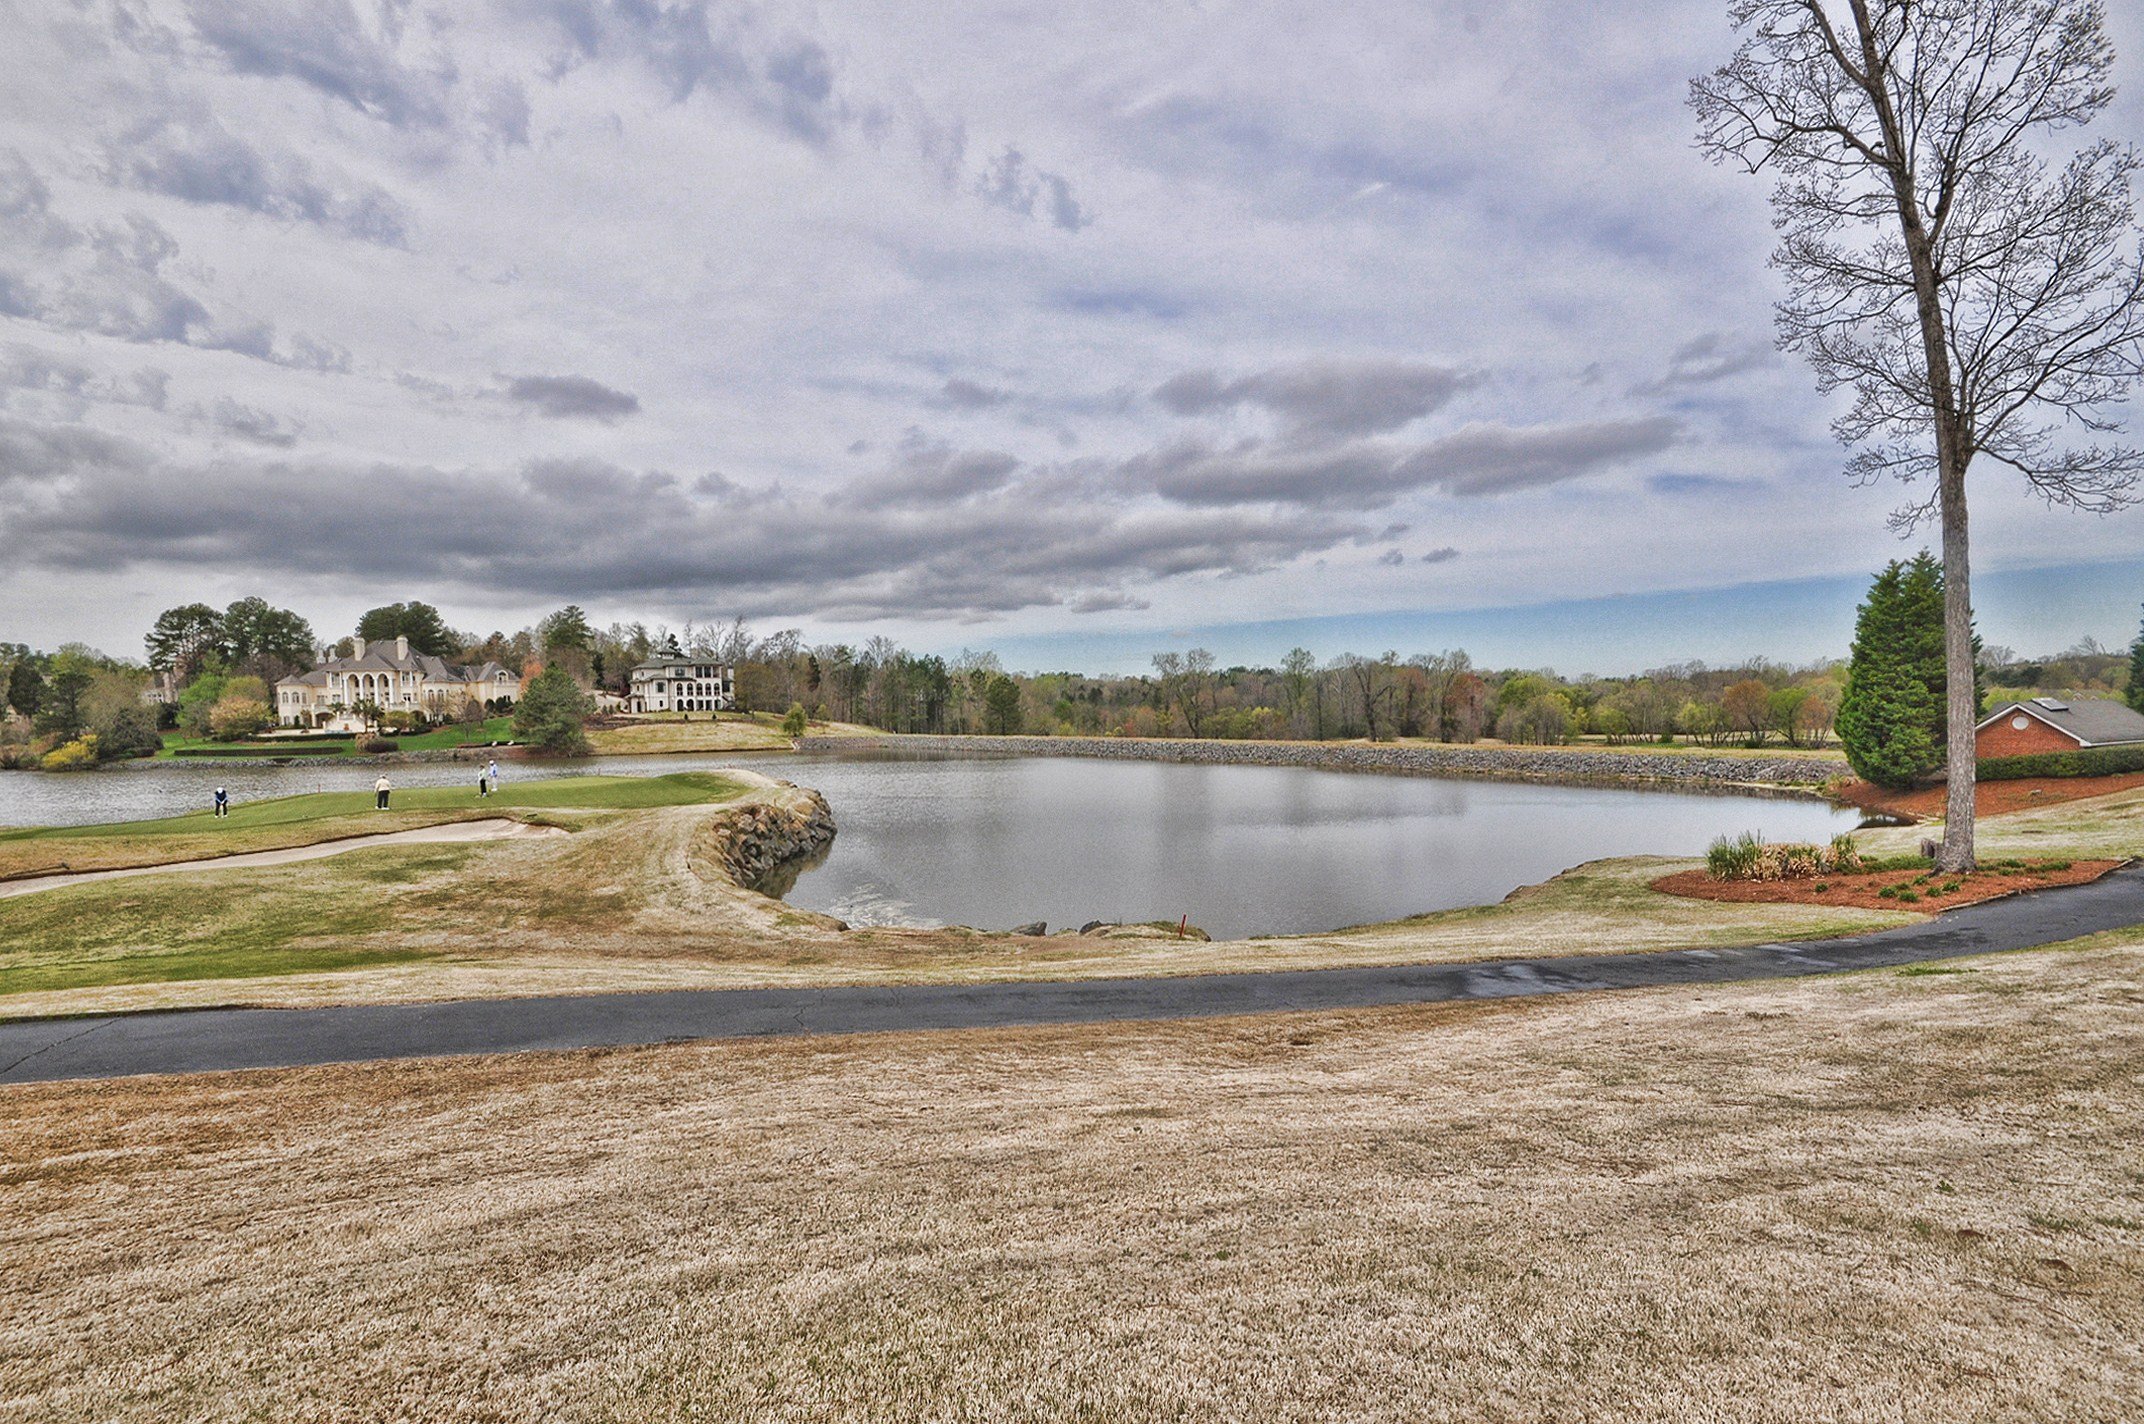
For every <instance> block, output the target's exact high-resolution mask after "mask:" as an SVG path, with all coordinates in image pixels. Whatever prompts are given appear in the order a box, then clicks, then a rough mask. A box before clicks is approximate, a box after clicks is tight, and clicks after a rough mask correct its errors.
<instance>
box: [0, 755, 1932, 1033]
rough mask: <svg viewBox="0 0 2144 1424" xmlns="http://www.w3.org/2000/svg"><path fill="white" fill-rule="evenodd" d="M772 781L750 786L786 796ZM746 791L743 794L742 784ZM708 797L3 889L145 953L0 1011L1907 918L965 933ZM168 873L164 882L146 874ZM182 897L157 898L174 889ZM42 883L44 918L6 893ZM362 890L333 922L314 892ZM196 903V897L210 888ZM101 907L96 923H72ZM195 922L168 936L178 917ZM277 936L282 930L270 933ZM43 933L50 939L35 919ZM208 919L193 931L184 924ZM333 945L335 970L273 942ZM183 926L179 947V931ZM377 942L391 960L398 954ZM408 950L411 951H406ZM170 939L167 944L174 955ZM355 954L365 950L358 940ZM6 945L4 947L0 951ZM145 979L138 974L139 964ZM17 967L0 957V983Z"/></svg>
mask: <svg viewBox="0 0 2144 1424" xmlns="http://www.w3.org/2000/svg"><path fill="white" fill-rule="evenodd" d="M782 794H784V793H780V792H776V791H761V792H755V793H753V794H752V796H750V797H747V798H745V800H747V801H749V800H752V799H757V798H758V797H761V796H779V795H782ZM740 804H742V803H740ZM721 814H723V813H722V811H721V809H720V808H707V807H677V808H667V809H662V810H654V811H642V812H634V813H631V814H630V815H629V816H619V817H615V818H612V819H611V820H610V821H609V822H607V823H605V824H602V825H595V826H591V827H590V828H589V829H586V830H582V831H580V832H578V833H577V834H575V835H573V836H571V837H568V838H564V839H561V840H557V841H552V842H536V843H530V844H524V843H514V842H507V843H500V844H493V845H488V846H484V847H481V848H476V849H460V848H456V849H452V850H440V849H434V850H432V851H430V852H429V853H427V852H422V851H418V850H405V851H399V852H397V851H391V850H382V851H370V852H363V853H359V854H355V855H350V856H346V857H342V858H339V859H337V860H328V861H315V862H311V863H308V864H305V865H294V866H283V867H278V868H275V869H271V870H257V871H229V872H223V873H221V874H219V875H218V876H217V877H214V879H215V884H216V889H217V892H218V893H220V894H222V895H225V896H227V897H229V903H228V904H224V905H218V906H208V902H207V901H206V900H205V899H204V897H205V896H206V895H207V894H208V890H207V889H206V888H205V887H206V882H207V880H208V879H209V877H194V878H193V879H194V881H195V882H196V883H192V884H187V883H183V880H184V878H183V877H174V880H179V881H181V882H182V883H179V884H177V885H172V884H171V882H169V881H163V880H159V879H158V878H155V877H150V878H145V879H140V880H133V881H126V882H119V883H116V884H109V885H86V886H80V887H76V888H73V889H68V890H55V891H47V892H45V893H43V894H41V895H37V896H27V897H23V899H21V900H18V901H0V942H6V941H7V940H8V938H9V937H10V936H12V937H13V939H14V941H15V942H16V944H17V946H18V948H17V950H16V955H17V957H18V958H20V957H22V956H23V951H22V950H21V949H20V948H19V946H21V945H25V944H29V943H31V942H33V938H36V940H37V942H39V943H44V944H46V945H47V948H45V949H44V950H43V951H41V960H42V961H47V962H50V963H53V964H56V965H66V964H78V963H87V964H89V965H90V966H92V967H94V966H96V965H98V964H102V963H104V962H105V961H107V960H109V959H111V958H113V957H125V956H141V957H144V958H145V959H147V960H149V961H151V962H153V963H155V964H158V965H167V966H169V967H168V968H166V969H160V970H159V971H158V972H157V974H156V975H155V976H154V977H153V980H151V981H149V982H131V981H130V979H129V978H128V976H126V975H124V974H122V973H120V972H118V970H117V969H116V968H114V969H112V970H110V971H102V970H100V971H98V972H97V973H96V974H94V975H91V974H85V975H83V976H82V977H81V978H79V979H78V980H77V981H76V982H75V983H73V984H70V985H69V986H67V987H57V988H40V987H38V986H36V985H34V984H30V985H25V986H22V988H21V990H20V991H18V992H13V993H0V1018H19V1017H37V1016H41V1015H51V1014H69V1013H101V1012H124V1011H133V1010H141V1009H156V1008H192V1007H202V1006H206V1005H212V1004H219V1005H228V1004H251V1005H263V1006H280V1007H296V1006H303V1005H315V1004H329V1003H385V1002H407V1001H410V1000H416V999H449V998H477V997H506V996H524V995H532V994H567V993H597V992H608V991H614V990H624V989H684V988H745V987H767V986H802V985H827V984H864V983H884V984H907V983H925V982H931V983H984V982H998V981H1004V980H1011V979H1089V978H1100V977H1109V976H1117V975H1157V974H1205V973H1216V972H1224V971H1228V972H1232V971H1243V970H1265V969H1310V968H1319V967H1326V966H1333V965H1377V964H1413V963H1443V962H1451V961H1455V960H1480V959H1500V958H1510V957H1521V956H1540V955H1561V954H1582V953H1622V952H1632V951H1639V950H1648V949H1666V948H1673V947H1680V946H1707V945H1724V944H1749V943H1757V942H1760V941H1764V940H1769V939H1782V938H1792V937H1804V938H1806V937H1809V936H1815V935H1824V934H1834V933H1845V932H1850V931H1853V930H1859V929H1872V928H1877V927H1880V926H1883V925H1889V924H1898V923H1903V922H1906V921H1909V920H1914V919H1918V918H1920V917H1919V916H1916V915H1913V914H1910V913H1908V912H1905V911H1872V910H1859V909H1854V908H1852V907H1848V906H1838V907H1833V906H1819V905H1718V904H1713V903H1710V902H1707V901H1702V900H1691V899H1685V898H1682V897H1678V896H1673V895H1662V894H1659V893H1658V892H1656V891H1653V890H1651V889H1649V888H1648V886H1647V882H1648V881H1650V880H1652V879H1654V878H1656V877H1658V876H1659V875H1661V874H1662V873H1663V872H1665V871H1668V870H1674V869H1680V868H1681V867H1683V866H1684V865H1686V864H1687V863H1688V862H1685V861H1669V860H1660V859H1655V858H1640V859H1631V860H1616V861H1596V862H1593V863H1591V864H1588V865H1583V866H1579V867H1578V868H1576V869H1574V870H1570V871H1566V872H1565V873H1563V874H1562V875H1559V876H1556V877H1555V878H1554V879H1552V880H1549V881H1548V882H1546V883H1544V884H1542V885H1538V886H1530V887H1528V888H1526V889H1524V890H1521V891H1519V892H1517V893H1516V894H1514V895H1513V896H1511V897H1510V898H1509V899H1508V900H1506V901H1504V902H1502V903H1500V904H1496V905H1485V906H1479V907H1474V908H1469V909H1462V910H1447V911H1442V912H1439V913H1437V914H1432V915H1424V916H1420V917H1418V918H1416V919H1411V920H1400V921H1396V922H1393V923H1390V924H1383V925H1373V926H1369V927H1366V928H1363V929H1357V930H1347V931H1342V932H1339V933H1336V934H1328V935H1307V936H1302V937H1299V938H1289V939H1263V940H1235V941H1221V942H1215V943H1205V942H1200V941H1178V940H1175V939H1173V938H1168V937H1161V936H1156V937H1153V938H1146V939H1105V938H1101V937H1099V936H1094V937H1090V936H1080V935H1068V936H1054V935H1053V936H1050V937H1048V938H1023V937H1019V936H1012V935H1002V934H984V933H981V932H979V931H975V930H966V929H946V930H900V929H855V930H848V931H839V930H836V929H834V928H833V923H834V922H833V921H831V920H828V919H827V918H826V917H825V916H822V915H814V914H810V913H807V912H804V911H798V910H792V909H790V908H789V907H787V906H785V905H783V904H781V903H780V902H779V901H774V900H769V899H767V898H765V897H764V896H760V895H756V894H753V893H751V892H749V891H746V890H742V889H739V888H738V887H737V886H736V885H734V884H732V883H731V882H730V881H729V880H728V879H727V877H726V876H724V875H723V874H722V873H721V872H720V870H719V868H717V867H715V866H712V865H710V864H709V863H708V861H707V858H706V854H705V851H706V847H707V845H708V844H709V837H708V835H707V826H708V823H709V821H710V820H711V819H712V818H713V817H715V816H718V815H721ZM159 885H164V886H167V887H168V888H166V889H165V890H163V891H161V892H158V891H155V890H152V889H148V888H144V887H155V886H159ZM174 898H175V899H176V900H177V904H176V905H174V904H172V903H170V902H171V901H172V900H173V899H174ZM33 900H35V901H41V902H43V904H42V906H41V918H39V919H38V921H37V922H36V923H35V924H34V925H33V923H32V921H31V916H30V912H29V911H27V910H24V909H21V908H16V907H19V906H22V905H25V904H28V903H29V902H30V901H33ZM351 905H355V906H359V907H363V909H364V910H365V914H364V916H362V917H358V918H351V919H349V920H346V921H343V922H338V923H336V924H333V925H331V926H330V925H325V924H323V922H322V919H321V917H322V915H323V913H325V911H324V910H323V908H322V907H339V906H351ZM204 907H206V908H204ZM255 922H260V923H262V924H263V925H264V926H265V929H264V930H263V931H262V934H263V935H264V936H265V937H264V938H263V939H262V942H261V943H260V944H259V945H258V946H257V948H256V950H255V951H254V952H253V953H252V954H251V955H250V957H249V962H251V963H252V964H254V965H255V966H256V968H255V970H254V972H255V973H256V974H258V975H260V976H263V977H248V978H235V977H202V976H199V975H191V976H189V975H186V974H184V973H181V972H180V970H182V969H183V968H184V965H185V957H186V956H187V955H190V954H194V953H198V952H200V950H201V949H204V948H214V947H223V946H228V945H229V944H230V943H232V942H233V941H234V938H235V937H236V936H237V935H238V926H239V925H240V924H241V923H243V924H245V925H246V926H247V932H248V933H252V932H253V931H252V929H251V926H252V925H253V924H254V923H255ZM85 925H87V926H93V927H95V931H96V935H97V939H96V940H95V942H94V943H92V942H91V941H90V940H89V939H88V938H86V936H87V935H88V933H89V932H88V931H86V930H85V929H84V928H83V926H85ZM182 929H183V932H184V933H185V934H186V935H189V936H193V937H194V938H193V939H190V940H187V941H185V942H184V943H179V941H178V939H177V936H178V935H179V934H180V933H181V930H182ZM277 936H281V937H282V938H277ZM37 937H41V938H37ZM196 940H198V941H199V944H198V946H196V945H195V941H196ZM316 943H332V945H333V947H334V948H335V949H336V951H337V953H338V954H340V955H344V956H348V958H347V959H346V960H344V961H341V962H342V963H344V964H346V965H348V966H353V967H340V968H336V969H333V970H328V971H309V972H290V971H291V970H294V969H301V968H303V967H304V966H303V962H302V961H301V960H299V959H298V958H296V957H295V956H293V957H292V958H290V959H289V960H288V961H287V962H283V963H278V961H277V957H276V956H277V952H278V946H282V945H286V944H287V945H288V946H289V947H290V948H292V949H293V950H304V949H308V948H311V947H315V946H316ZM174 944H177V945H178V947H177V948H176V949H173V948H172V947H171V946H173V945H174ZM390 954H395V955H399V956H400V957H399V958H393V959H390V958H388V957H387V956H389V955H390ZM412 954H421V955H423V956H425V957H424V958H422V959H420V960H418V961H417V962H413V963H412V962H405V961H407V960H408V958H409V956H410V955H412ZM163 956H169V957H163ZM368 956H369V957H370V958H368ZM6 967H7V961H6V959H5V958H0V970H5V969H6ZM137 977H140V976H137ZM7 983H8V980H7V978H6V977H5V975H4V974H0V985H5V984H7Z"/></svg>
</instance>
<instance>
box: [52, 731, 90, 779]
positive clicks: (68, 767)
mask: <svg viewBox="0 0 2144 1424" xmlns="http://www.w3.org/2000/svg"><path fill="white" fill-rule="evenodd" d="M96 764H97V734H96V733H95V732H85V733H83V734H82V735H81V736H79V737H77V738H75V739H74V740H73V741H71V742H68V743H67V744H66V745H64V746H59V747H54V748H53V749H52V750H51V751H49V752H47V753H45V759H44V760H43V761H42V762H40V763H38V765H40V766H41V767H43V768H44V769H45V770H46V771H87V770H89V769H90V768H91V767H93V766H95V765H96Z"/></svg>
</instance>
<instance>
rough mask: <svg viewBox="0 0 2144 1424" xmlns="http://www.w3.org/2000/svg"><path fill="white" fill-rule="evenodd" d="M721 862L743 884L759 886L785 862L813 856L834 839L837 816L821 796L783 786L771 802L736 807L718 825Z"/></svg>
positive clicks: (716, 837) (717, 850) (717, 846)
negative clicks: (811, 854) (780, 792)
mask: <svg viewBox="0 0 2144 1424" xmlns="http://www.w3.org/2000/svg"><path fill="white" fill-rule="evenodd" d="M712 834H713V836H714V846H713V848H712V849H713V852H714V856H715V859H716V860H718V861H720V862H721V863H722V866H723V868H724V869H726V870H728V871H729V873H730V878H731V879H732V880H735V881H736V882H737V883H738V884H739V885H745V886H754V887H756V886H758V885H759V884H760V882H761V881H762V880H763V879H764V877H765V876H766V875H767V873H768V872H769V871H771V870H773V869H774V868H775V867H776V866H778V865H781V864H782V863H783V862H785V861H790V860H794V859H796V858H797V857H798V856H801V855H809V854H810V853H811V852H813V851H815V850H817V849H819V848H820V847H821V846H823V845H825V844H826V843H827V842H828V841H831V840H832V839H833V838H834V813H833V810H832V809H831V808H830V807H828V806H827V804H826V798H825V797H824V796H821V795H820V794H819V793H818V792H816V791H807V790H805V789H804V788H802V787H798V786H792V785H790V784H789V783H787V782H784V783H782V794H781V796H780V797H779V798H778V799H775V800H771V801H754V802H749V803H747V804H745V805H742V806H738V807H735V808H734V809H732V810H730V811H728V812H726V813H725V814H723V815H722V816H720V817H719V818H717V820H716V821H715V825H714V829H713V832H712Z"/></svg>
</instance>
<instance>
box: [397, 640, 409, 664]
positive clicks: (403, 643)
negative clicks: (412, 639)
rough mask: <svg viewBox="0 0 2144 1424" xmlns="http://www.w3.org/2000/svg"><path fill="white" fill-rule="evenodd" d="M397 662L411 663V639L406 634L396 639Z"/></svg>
mask: <svg viewBox="0 0 2144 1424" xmlns="http://www.w3.org/2000/svg"><path fill="white" fill-rule="evenodd" d="M395 661H396V662H398V663H406V662H408V661H409V638H408V636H407V635H406V634H405V635H404V636H402V637H399V638H397V639H395Z"/></svg>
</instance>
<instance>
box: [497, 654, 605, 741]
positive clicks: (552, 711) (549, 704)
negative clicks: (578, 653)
mask: <svg viewBox="0 0 2144 1424" xmlns="http://www.w3.org/2000/svg"><path fill="white" fill-rule="evenodd" d="M589 711H590V708H589V703H588V697H587V695H586V694H584V693H583V692H582V691H581V689H580V688H579V687H577V686H576V685H575V684H574V681H573V679H572V678H570V677H568V676H566V670H565V669H564V668H561V667H547V668H545V669H544V670H543V671H542V672H540V673H538V674H536V676H534V677H533V678H530V679H529V685H528V689H527V690H526V691H525V692H523V693H522V694H521V701H520V703H519V704H518V705H517V706H515V708H514V735H515V736H516V737H518V738H519V739H520V740H522V741H524V742H527V743H528V744H529V745H530V746H531V747H533V748H535V749H536V750H537V751H540V752H549V753H550V754H552V755H553V756H586V755H588V738H587V737H586V736H585V735H584V734H583V733H582V731H581V724H582V722H584V721H586V720H587V717H588V713H589Z"/></svg>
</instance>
